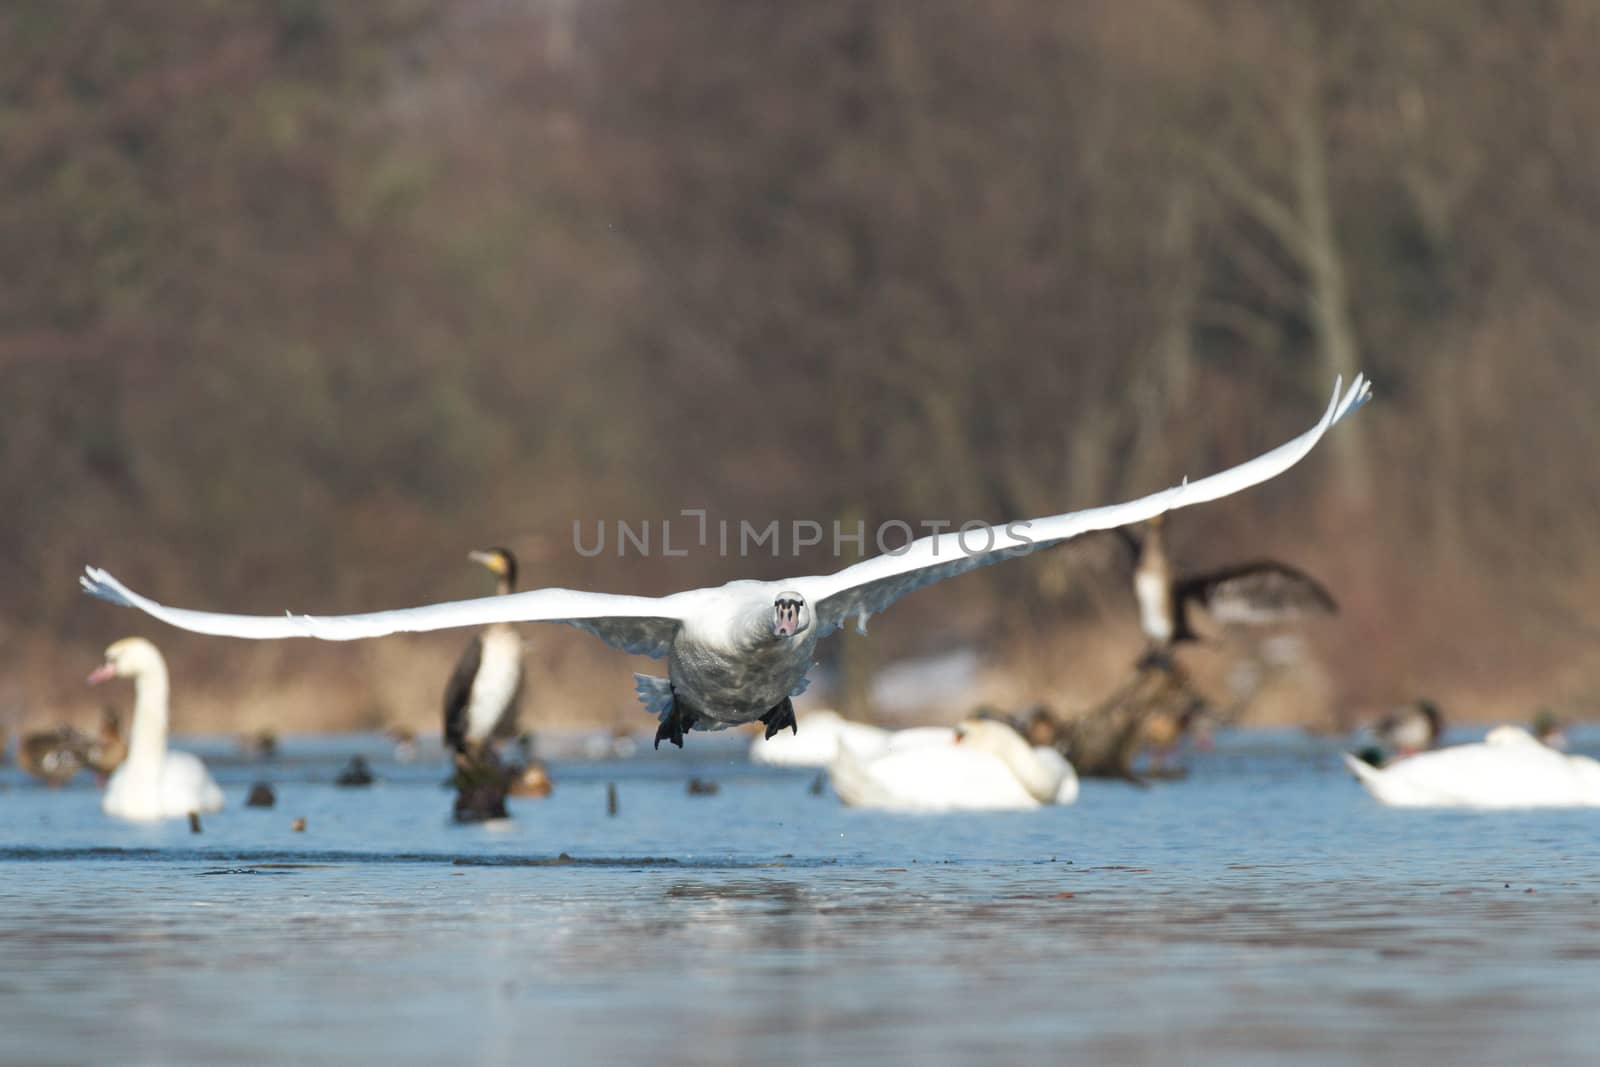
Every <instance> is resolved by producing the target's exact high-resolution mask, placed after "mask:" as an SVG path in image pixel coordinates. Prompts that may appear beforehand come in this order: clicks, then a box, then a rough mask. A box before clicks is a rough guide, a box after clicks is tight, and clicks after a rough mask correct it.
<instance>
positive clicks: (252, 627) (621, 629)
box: [79, 567, 689, 658]
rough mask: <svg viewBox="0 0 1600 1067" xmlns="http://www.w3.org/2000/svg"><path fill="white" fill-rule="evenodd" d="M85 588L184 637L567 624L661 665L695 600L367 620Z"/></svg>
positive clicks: (551, 602)
mask: <svg viewBox="0 0 1600 1067" xmlns="http://www.w3.org/2000/svg"><path fill="white" fill-rule="evenodd" d="M79 580H80V582H81V583H82V584H83V588H84V591H85V592H87V593H89V594H90V595H91V596H97V597H99V598H100V599H102V600H109V601H111V602H112V603H113V604H122V605H125V606H126V607H130V608H138V609H139V610H140V611H142V612H144V613H145V614H146V615H153V616H155V617H156V618H158V619H160V620H161V621H162V622H164V623H168V624H169V625H172V626H176V627H178V628H179V629H181V630H193V631H195V632H196V633H202V634H216V635H217V636H220V637H248V638H254V639H258V640H270V639H273V638H282V637H317V638H321V639H322V640H324V641H353V640H355V639H357V638H361V637H382V636H383V635H385V634H394V633H413V632H420V631H424V630H446V629H449V628H451V627H455V626H483V625H485V624H487V623H491V622H560V623H566V624H567V625H569V626H576V627H578V628H579V629H581V630H588V631H589V632H590V633H592V634H594V635H595V636H596V637H598V638H600V640H602V641H604V642H605V643H606V644H608V645H610V646H612V647H613V648H620V649H622V651H624V652H632V653H636V654H638V655H644V656H654V657H656V658H660V657H662V656H665V655H666V654H667V652H668V650H669V649H670V648H671V647H672V637H673V635H674V634H675V633H676V632H677V629H678V625H679V622H680V621H681V619H682V614H681V607H682V599H681V598H684V597H686V596H688V595H689V594H684V593H679V594H677V595H676V596H672V597H661V598H655V597H643V596H614V595H612V594H610V593H583V592H579V591H577V590H574V589H534V590H530V591H529V592H526V593H510V594H507V595H506V596H488V597H480V598H479V599H476V600H455V601H450V602H448V603H444V604H429V605H427V606H425V607H420V608H404V609H401V610H398V611H374V612H371V613H369V614H366V615H330V616H325V617H317V616H314V615H282V616H278V615H226V614H223V613H221V612H215V611H190V610H188V609H186V608H169V607H167V606H166V605H164V604H157V603H156V602H155V601H154V600H151V599H150V598H148V597H143V596H140V595H139V594H138V593H135V592H134V591H133V590H132V589H129V588H128V587H127V586H125V585H123V584H122V583H121V582H119V581H117V580H116V579H115V578H113V577H112V576H111V575H110V574H108V573H106V572H105V571H103V570H100V569H99V568H97V567H89V568H87V569H86V570H85V571H84V575H83V577H82V578H81V579H79Z"/></svg>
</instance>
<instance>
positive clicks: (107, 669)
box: [89, 663, 117, 685]
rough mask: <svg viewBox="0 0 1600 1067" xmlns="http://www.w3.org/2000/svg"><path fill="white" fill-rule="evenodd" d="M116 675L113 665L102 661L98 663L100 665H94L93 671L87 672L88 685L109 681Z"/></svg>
mask: <svg viewBox="0 0 1600 1067" xmlns="http://www.w3.org/2000/svg"><path fill="white" fill-rule="evenodd" d="M116 676H117V669H116V668H115V667H113V666H112V665H111V664H109V663H102V664H100V666H98V667H96V668H95V669H94V670H93V671H91V672H90V674H89V684H90V685H99V684H100V683H101V682H109V681H110V680H111V679H113V678H115V677H116Z"/></svg>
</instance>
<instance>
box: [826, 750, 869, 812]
mask: <svg viewBox="0 0 1600 1067" xmlns="http://www.w3.org/2000/svg"><path fill="white" fill-rule="evenodd" d="M828 779H829V780H830V781H831V782H832V783H833V791H834V793H836V794H837V795H838V797H839V799H840V800H841V801H843V802H844V805H845V806H846V807H850V808H859V807H870V806H871V805H872V804H873V803H874V802H875V801H876V799H877V797H878V794H879V793H880V792H881V790H880V789H879V788H878V784H877V783H876V782H874V781H873V780H872V775H871V774H870V773H869V772H868V770H867V765H866V763H865V762H863V761H862V759H861V757H860V756H858V755H856V752H855V749H853V748H851V747H850V746H849V745H847V744H845V743H844V741H842V740H841V741H840V742H839V751H838V753H837V754H836V755H835V756H834V757H833V762H832V763H830V764H828Z"/></svg>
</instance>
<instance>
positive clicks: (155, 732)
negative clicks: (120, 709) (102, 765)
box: [89, 637, 222, 819]
mask: <svg viewBox="0 0 1600 1067" xmlns="http://www.w3.org/2000/svg"><path fill="white" fill-rule="evenodd" d="M112 678H132V679H133V687H134V690H133V691H134V703H133V728H132V729H131V730H130V731H129V733H128V756H127V758H126V759H125V760H123V761H122V765H121V766H119V767H118V768H117V769H116V772H115V773H113V774H112V775H111V780H110V781H109V782H107V783H106V795H105V798H104V800H102V801H101V807H102V808H104V809H105V812H106V814H107V815H116V816H118V817H120V818H124V819H162V818H169V817H172V816H184V815H188V814H190V813H198V814H201V815H204V814H206V813H207V812H213V811H221V810H222V790H221V789H218V788H217V783H216V782H214V781H212V779H211V775H210V773H209V772H208V771H207V770H206V765H205V764H204V763H201V762H200V760H199V759H198V758H196V757H194V756H191V755H190V754H189V753H187V752H171V751H168V749H167V662H166V660H164V659H162V658H161V653H160V652H159V651H158V650H157V649H156V646H155V645H152V644H151V643H150V642H149V641H146V640H145V639H144V638H142V637H128V638H124V639H123V640H121V641H118V642H116V643H115V644H114V645H112V646H111V647H110V648H108V649H106V661H105V664H104V665H103V666H101V667H99V668H98V669H96V670H95V672H94V673H93V674H91V675H89V684H90V685H98V684H100V683H101V682H105V681H109V680H111V679H112Z"/></svg>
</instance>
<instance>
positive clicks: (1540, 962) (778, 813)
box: [0, 731, 1600, 1064]
mask: <svg viewBox="0 0 1600 1067" xmlns="http://www.w3.org/2000/svg"><path fill="white" fill-rule="evenodd" d="M1574 740H1575V741H1576V742H1577V744H1576V746H1575V747H1577V748H1579V749H1582V750H1588V751H1593V750H1594V748H1595V747H1597V746H1596V745H1595V744H1593V743H1591V742H1600V735H1596V734H1594V733H1589V732H1582V731H1580V732H1578V733H1577V735H1576V736H1575V738H1574ZM187 747H188V748H189V749H190V750H191V751H198V752H200V753H201V754H203V755H206V756H207V757H208V759H210V760H211V762H212V767H213V771H214V773H215V774H216V776H217V778H218V779H219V781H220V782H221V783H222V785H223V787H224V790H225V791H226V793H227V796H228V804H229V807H228V809H227V810H226V811H224V812H221V813H219V814H216V815H212V816H208V817H206V819H205V820H204V826H203V832H202V833H200V834H198V835H196V834H193V833H191V832H190V830H189V828H188V826H187V825H186V824H185V823H184V822H182V821H172V822H167V823H163V824H159V825H155V826H143V825H136V824H126V823H121V822H117V821H113V820H111V819H109V818H107V817H105V816H103V815H102V814H101V813H100V810H99V794H98V792H97V791H96V790H95V789H94V787H93V785H92V783H91V782H89V780H88V779H87V778H80V779H79V780H78V781H77V782H75V783H73V784H72V785H71V786H69V787H67V788H65V789H61V790H49V789H45V788H43V787H40V786H37V785H35V784H33V783H32V782H30V781H28V780H27V779H26V778H25V777H23V776H22V775H21V774H20V773H19V772H17V771H16V770H15V769H13V768H10V767H6V768H0V959H3V961H4V963H3V967H0V1035H3V1036H0V1041H3V1042H4V1051H3V1053H0V1060H4V1062H7V1063H40V1064H50V1063H88V1062H105V1061H110V1060H116V1061H118V1062H128V1063H217V1062H225V1061H240V1062H263V1061H295V1062H302V1063H365V1062H372V1061H378V1060H381V1061H385V1062H391V1063H407V1064H409V1063H419V1064H420V1063H438V1062H443V1061H446V1060H450V1061H453V1062H464V1063H497V1062H508V1061H511V1060H514V1059H515V1060H522V1061H526V1062H534V1063H563V1062H596V1063H653V1064H655V1063H659V1064H721V1063H750V1062H768V1061H772V1062H829V1063H845V1062H852V1063H853V1062H864V1063H903V1062H907V1061H913V1060H914V1061H916V1062H918V1063H921V1064H945V1063H971V1062H995V1061H1001V1060H1002V1058H1003V1060H1004V1061H1015V1060H1019V1059H1021V1058H1023V1057H1029V1058H1033V1059H1037V1060H1041V1061H1044V1062H1058V1061H1066V1060H1069V1059H1070V1060H1076V1061H1081V1062H1107V1063H1111V1062H1115V1063H1131V1064H1138V1063H1152V1064H1154V1063H1161V1064H1170V1063H1185V1064H1187V1063H1192V1064H1212V1063H1216V1064H1224V1063H1226V1064H1239V1063H1245V1064H1257V1063H1259V1064H1278V1063H1306V1064H1323V1063H1328V1064H1332V1063H1349V1062H1353V1061H1364V1062H1392V1063H1408V1064H1411V1063H1450V1064H1463V1063H1484V1064H1489V1063H1506V1062H1525V1063H1538V1064H1567V1063H1571V1064H1580V1063H1581V1064H1589V1063H1594V1062H1596V1058H1597V1055H1600V1054H1597V1053H1596V1051H1595V1049H1594V1042H1595V1039H1594V1037H1593V1036H1592V1035H1591V1033H1590V1029H1591V1027H1592V1025H1593V1019H1594V1014H1595V1010H1596V1008H1597V1007H1600V847H1597V846H1600V833H1597V831H1600V812H1597V811H1586V812H1585V811H1578V812H1536V813H1461V812H1426V811H1398V810H1389V809H1384V808H1382V807H1380V806H1379V805H1377V804H1376V803H1375V802H1373V801H1372V800H1371V799H1370V798H1368V797H1367V796H1366V794H1365V793H1363V792H1362V791H1361V789H1360V788H1359V787H1358V786H1357V785H1356V784H1355V783H1354V782H1352V781H1351V780H1350V779H1349V778H1348V777H1347V775H1346V774H1345V772H1344V771H1343V769H1342V768H1341V767H1340V766H1339V764H1338V760H1337V756H1336V753H1337V747H1336V745H1335V743H1334V742H1332V741H1325V740H1318V739H1313V738H1309V737H1305V736H1302V735H1299V734H1295V733H1288V732H1284V733H1264V732H1234V733H1226V734H1224V735H1223V736H1221V737H1220V738H1219V744H1218V747H1217V749H1216V750H1215V751H1213V752H1209V753H1199V754H1196V755H1194V756H1192V757H1191V758H1190V761H1189V762H1190V766H1191V768H1192V773H1191V775H1190V776H1189V778H1188V779H1187V780H1184V781H1181V782H1172V783H1165V784H1161V785H1158V786H1155V787H1153V788H1150V789H1137V788H1134V787H1132V786H1129V785H1125V784H1121V783H1112V782H1087V783H1085V785H1084V789H1083V794H1082V799H1081V800H1080V802H1079V803H1078V804H1077V805H1075V806H1073V807H1068V808H1055V809H1044V810H1041V811H1037V812H1030V813H1016V814H985V815H939V816H928V815H923V816H905V815H890V814H884V813H872V812H858V811H851V810H847V809H844V808H842V807H841V806H840V805H839V804H838V802H837V801H836V800H835V799H834V798H833V796H832V795H831V793H829V792H826V791H824V792H823V793H822V794H821V795H812V793H811V792H810V789H809V786H810V784H811V781H812V778H813V777H814V775H813V774H812V773H809V772H805V771H793V770H777V769H771V768H763V767H756V766H752V765H751V764H749V763H747V762H746V761H745V760H744V757H743V747H742V744H739V743H732V742H731V741H730V739H724V738H720V737H706V736H704V735H696V736H694V737H692V738H691V739H690V742H689V747H688V749H687V750H686V751H684V752H678V751H676V750H674V751H672V752H670V753H669V752H661V753H655V752H648V751H646V752H645V753H643V754H641V755H638V756H636V757H634V758H630V759H626V760H615V759H612V760H599V761H585V760H577V759H571V760H555V761H552V764H551V770H552V773H553V775H554V777H555V779H556V792H555V794H554V795H553V796H552V797H550V798H549V799H546V800H513V802H512V803H513V813H514V815H515V820H514V821H513V822H512V823H510V824H509V825H506V826H504V827H500V828H490V827H483V826H476V827H458V826H453V825H451V824H450V823H449V822H448V819H447V815H448V811H449V806H450V797H449V794H448V793H446V792H445V791H444V790H443V789H441V788H440V782H441V779H442V778H443V777H444V774H445V770H444V764H443V761H442V759H440V758H438V757H435V758H432V759H424V760H421V761H418V762H414V763H409V764H402V763H397V762H395V761H394V760H393V759H392V758H390V754H389V751H388V746H387V744H386V743H385V742H384V741H383V740H382V739H381V738H376V737H369V736H360V737H335V738H317V739H289V741H288V742H287V743H286V745H285V751H284V753H283V755H282V756H281V757H280V758H279V759H277V760H275V761H265V762H256V763H246V762H244V761H241V760H239V759H237V758H230V757H231V753H230V752H229V750H228V748H227V746H226V745H225V744H223V743H221V742H216V741H211V742H209V743H208V742H207V741H206V740H204V739H200V740H196V741H195V742H194V743H192V744H190V745H188V746H187ZM357 751H360V752H365V753H367V754H368V755H369V756H371V757H373V758H374V768H375V770H376V771H377V773H378V774H379V776H380V781H379V783H378V784H377V785H375V786H373V787H371V788H368V789H355V790H351V789H338V788H335V787H334V786H333V784H332V780H333V777H334V774H335V773H336V771H337V769H338V766H339V765H340V763H341V762H342V761H343V760H344V759H345V758H346V757H347V756H348V755H349V754H351V753H353V752H357ZM692 775H698V776H701V777H704V778H709V779H712V780H714V781H716V782H717V783H718V785H719V786H720V790H719V791H718V793H717V794H716V795H714V796H690V795H688V793H687V791H686V789H685V783H686V781H687V779H688V778H689V777H690V776H692ZM258 779H265V780H269V781H271V782H273V783H274V785H275V786H276V787H277V790H278V805H277V806H276V807H275V808H273V809H270V810H261V809H249V808H245V807H243V800H244V796H245V793H246V790H247V788H248V786H249V784H250V783H251V782H253V781H256V780H258ZM607 783H615V785H616V788H617V794H618V800H619V811H618V814H617V815H616V816H615V817H611V816H608V815H607V814H606V804H605V795H606V786H607ZM296 816H303V817H304V818H305V819H306V820H307V829H306V830H305V832H303V833H297V832H295V831H293V830H292V829H291V826H290V824H291V821H292V819H293V818H294V817H296Z"/></svg>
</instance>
